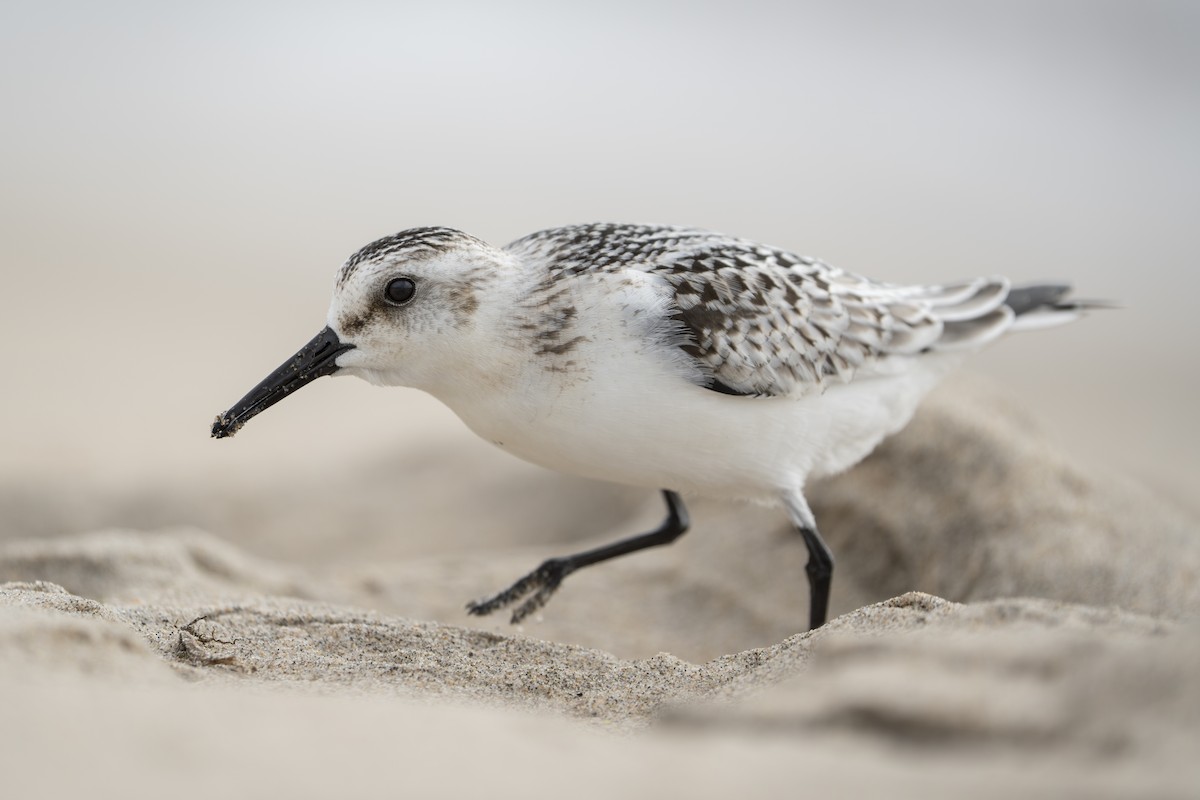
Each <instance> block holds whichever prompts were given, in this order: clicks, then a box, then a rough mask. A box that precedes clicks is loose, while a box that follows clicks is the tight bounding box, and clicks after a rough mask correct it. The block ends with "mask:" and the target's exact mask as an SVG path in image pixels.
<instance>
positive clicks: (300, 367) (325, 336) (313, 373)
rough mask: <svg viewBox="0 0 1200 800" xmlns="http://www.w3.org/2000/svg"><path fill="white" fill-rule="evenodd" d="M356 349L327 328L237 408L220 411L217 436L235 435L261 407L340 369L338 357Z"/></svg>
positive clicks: (215, 422)
mask: <svg viewBox="0 0 1200 800" xmlns="http://www.w3.org/2000/svg"><path fill="white" fill-rule="evenodd" d="M353 349H354V345H352V344H343V343H342V342H341V341H340V340H339V339H338V337H337V334H336V333H334V332H333V331H332V330H330V329H329V328H325V329H324V330H322V331H321V332H320V333H318V334H317V335H316V336H314V337H313V338H312V341H311V342H309V343H308V344H306V345H304V347H301V348H300V352H298V353H296V355H294V356H292V357H291V358H289V359H288V360H287V361H285V362H284V363H283V364H280V365H279V369H277V370H275V371H274V372H272V373H271V374H270V375H268V376H267V377H266V378H265V379H264V380H263V382H262V383H260V384H259V385H258V386H255V387H254V388H253V389H251V390H250V392H249V393H248V394H247V395H246V396H245V397H243V398H242V399H241V400H239V401H238V402H237V403H236V404H235V405H234V406H233V408H231V409H229V410H228V411H226V412H225V413H224V414H220V415H219V416H218V417H217V419H216V421H214V422H213V426H212V435H213V438H214V439H224V438H225V437H226V436H233V435H234V434H235V433H237V432H238V431H239V430H240V429H241V427H242V426H243V425H245V424H246V422H247V421H249V419H250V418H251V417H253V416H254V415H256V414H258V413H259V412H260V411H266V410H267V409H268V408H270V407H271V406H273V405H275V404H276V403H278V402H279V401H280V400H282V399H283V398H285V397H287V396H288V395H289V394H291V393H292V392H294V391H296V390H297V389H299V388H300V387H301V386H303V385H305V384H306V383H311V382H312V381H314V380H316V379H317V378H320V377H321V376H322V375H332V374H333V373H335V372H337V371H338V365H337V363H336V362H337V357H338V356H339V355H340V354H342V353H344V352H346V351H347V350H353Z"/></svg>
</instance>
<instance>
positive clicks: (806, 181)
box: [0, 0, 1200, 533]
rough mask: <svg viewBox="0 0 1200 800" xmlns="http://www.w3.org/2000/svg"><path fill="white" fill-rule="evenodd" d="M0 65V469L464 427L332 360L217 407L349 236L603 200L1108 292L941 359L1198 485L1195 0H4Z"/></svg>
mask: <svg viewBox="0 0 1200 800" xmlns="http://www.w3.org/2000/svg"><path fill="white" fill-rule="evenodd" d="M0 67H2V68H0V100H2V104H3V115H4V124H3V125H2V126H0V144H2V147H3V153H4V156H3V160H2V162H0V163H2V164H3V181H2V189H0V226H2V231H3V233H2V235H0V270H3V272H2V275H3V288H4V293H5V299H6V302H5V304H4V311H3V313H2V314H0V333H2V334H3V340H4V342H5V357H4V370H3V374H4V377H3V391H0V417H2V418H3V420H4V423H5V424H4V425H3V426H2V427H0V483H2V484H3V486H4V487H5V489H6V491H7V492H9V495H8V496H9V498H10V502H16V501H15V500H12V498H14V497H18V496H19V495H20V493H21V492H24V491H30V490H32V489H31V487H43V488H44V487H47V486H50V487H56V488H55V492H56V493H57V494H58V495H59V496H61V497H67V496H69V495H71V494H72V493H75V492H93V493H94V492H99V493H105V492H107V493H110V494H112V495H113V496H117V495H120V494H122V493H129V492H143V493H144V492H147V491H155V490H157V489H159V488H163V487H176V489H178V487H187V486H203V487H210V490H211V491H214V492H216V491H219V490H220V487H240V489H242V490H245V489H246V487H250V488H251V489H253V487H255V486H257V485H260V484H265V483H267V482H274V483H275V484H279V483H281V482H287V481H288V480H290V479H291V478H292V476H301V477H303V478H304V479H305V480H310V479H311V478H312V477H313V476H324V477H325V478H326V479H327V482H328V486H329V488H330V491H329V493H328V495H327V497H326V498H325V499H324V500H323V501H322V502H328V503H334V504H336V503H337V502H338V500H337V498H338V496H339V494H338V482H339V478H340V477H344V476H347V475H349V474H350V465H352V464H362V463H369V462H370V460H371V459H390V458H395V457H400V456H399V455H398V454H402V453H404V452H418V451H420V452H428V453H447V452H449V453H453V452H474V451H475V449H478V450H479V451H482V450H485V449H487V448H488V445H486V444H484V443H482V442H475V441H474V440H473V438H472V436H471V435H470V434H469V433H468V432H466V431H465V429H463V428H462V427H461V426H460V425H459V424H458V422H457V421H456V420H455V419H454V418H453V416H452V415H451V414H450V413H449V412H448V411H446V410H445V409H444V408H442V407H441V406H440V405H439V404H438V403H436V401H433V400H432V399H430V398H428V397H425V396H423V395H421V394H419V393H417V392H415V391H411V390H402V389H391V390H381V389H377V388H374V387H370V386H368V385H367V384H365V383H362V382H358V381H354V380H349V379H346V380H322V381H318V382H317V383H316V384H314V385H313V386H311V387H310V388H308V389H306V390H305V392H304V393H303V394H302V395H300V396H298V397H297V398H296V399H294V400H291V401H289V402H287V403H283V404H281V405H280V406H278V407H276V408H274V409H272V410H271V412H270V413H269V414H266V415H264V416H263V417H261V418H260V419H257V420H255V423H254V425H252V426H250V427H249V428H248V429H247V430H246V431H244V432H242V434H241V435H240V436H238V437H237V438H236V439H235V440H233V441H223V442H216V441H212V440H210V439H209V438H208V427H209V424H210V422H211V420H212V418H213V417H214V415H215V414H216V413H218V412H219V411H222V410H223V409H225V408H227V407H228V406H229V405H230V404H232V403H233V402H234V401H235V400H236V399H238V398H239V397H240V396H241V395H242V394H243V393H244V392H245V391H247V390H248V389H249V388H250V387H251V386H253V385H254V384H255V383H257V382H258V381H259V380H260V379H261V378H262V377H263V376H265V375H266V373H267V372H268V371H269V370H271V369H273V368H274V367H275V366H276V365H277V364H279V363H280V362H281V361H283V360H284V359H285V358H286V357H288V356H290V355H291V354H292V353H293V352H294V351H295V350H296V349H297V348H298V347H299V346H300V345H301V344H303V343H304V342H306V341H307V340H308V339H309V338H310V337H311V336H312V335H313V334H314V333H315V332H316V331H317V330H318V329H320V328H321V327H322V325H323V324H324V316H325V311H326V307H327V303H328V300H329V295H330V291H331V288H332V281H333V275H334V272H335V271H336V269H337V267H338V266H339V265H340V264H341V262H342V261H343V260H344V259H345V258H346V256H348V255H349V254H350V253H351V252H353V251H354V250H355V249H357V248H358V247H359V246H361V245H362V244H364V243H366V242H368V241H370V240H372V239H375V238H377V237H379V236H382V235H385V234H389V233H392V232H395V231H397V230H400V229H403V228H407V227H411V226H415V225H427V224H439V225H449V226H453V227H458V228H461V229H463V230H466V231H468V232H471V233H473V234H475V235H477V236H480V237H482V238H484V239H487V240H489V241H492V242H493V243H497V244H502V243H505V242H507V241H510V240H512V239H515V238H517V237H519V236H521V235H523V234H525V233H528V232H531V231H534V230H537V229H540V228H545V227H550V226H554V225H561V224H569V223H576V222H586V221H599V220H612V221H633V222H670V223H681V224H688V225H695V226H701V227H706V228H711V229H716V230H720V231H723V232H726V233H731V234H736V235H740V236H745V237H749V238H753V239H757V240H761V241H764V242H768V243H771V244H774V245H778V246H781V247H785V248H788V249H791V250H794V251H796V252H799V253H803V254H808V255H813V256H818V257H820V258H823V259H825V260H827V261H829V262H831V263H834V264H836V265H839V266H842V267H844V268H846V269H849V270H853V271H857V272H862V273H865V274H868V275H871V276H873V277H877V278H880V279H885V280H891V281H897V282H908V281H938V280H948V279H955V278H961V277H965V276H973V275H977V274H990V273H1001V274H1006V275H1009V276H1011V277H1012V278H1013V279H1014V280H1016V281H1029V280H1037V279H1043V278H1054V279H1067V280H1070V281H1072V282H1073V283H1074V284H1075V285H1076V286H1077V287H1078V291H1079V293H1080V294H1081V295H1083V296H1086V297H1095V298H1106V299H1112V300H1115V301H1117V302H1119V303H1120V304H1122V305H1123V306H1124V308H1123V310H1120V311H1114V312H1106V313H1098V314H1094V315H1092V316H1091V317H1090V318H1088V319H1087V320H1085V321H1083V322H1080V323H1078V324H1075V325H1072V326H1069V327H1067V328H1062V329H1057V330H1053V331H1047V332H1041V333H1036V334H1030V335H1028V336H1014V337H1012V338H1010V339H1007V340H1005V341H1003V342H1001V343H1000V344H998V345H996V346H995V347H993V348H992V349H991V350H989V351H988V352H986V353H984V354H982V355H980V356H979V357H978V358H976V359H975V360H974V361H973V362H972V364H971V367H970V369H972V370H974V371H977V372H979V373H982V374H985V375H989V376H991V377H992V378H993V379H994V380H995V382H996V384H997V386H1001V387H1003V388H1004V390H1005V391H1008V392H1011V393H1013V395H1015V396H1017V397H1019V398H1021V400H1020V402H1021V403H1022V404H1023V405H1025V406H1026V407H1027V409H1028V411H1029V413H1030V415H1031V416H1032V417H1033V418H1034V419H1036V420H1038V422H1039V424H1040V425H1041V426H1042V427H1043V428H1044V429H1045V431H1046V435H1047V436H1049V437H1051V438H1053V439H1054V440H1056V441H1057V442H1058V443H1060V444H1061V446H1062V447H1063V448H1064V449H1066V450H1067V451H1069V452H1071V453H1073V454H1075V455H1077V456H1078V457H1079V458H1080V459H1082V460H1087V461H1090V462H1092V463H1095V464H1098V465H1100V466H1101V467H1104V468H1111V469H1113V470H1118V471H1122V472H1127V473H1132V474H1134V475H1136V476H1138V477H1139V478H1140V479H1141V480H1143V481H1145V482H1146V483H1149V484H1151V485H1152V486H1154V487H1156V488H1157V489H1158V490H1160V491H1161V492H1162V493H1163V494H1164V495H1165V496H1168V497H1170V498H1173V501H1174V502H1178V503H1180V504H1182V505H1185V506H1189V507H1190V508H1191V509H1193V510H1196V509H1200V497H1198V496H1197V494H1196V492H1195V490H1196V488H1197V487H1198V486H1200V456H1198V453H1200V425H1197V423H1196V409H1197V408H1200V360H1198V359H1197V344H1196V342H1197V334H1198V333H1200V322H1198V321H1197V315H1196V311H1195V308H1196V304H1197V298H1198V296H1200V277H1198V275H1200V271H1198V270H1197V265H1196V257H1197V250H1198V247H1197V245H1198V244H1200V235H1198V233H1197V231H1198V230H1200V226H1198V224H1197V221H1198V219H1200V213H1198V212H1200V148H1198V146H1197V143H1198V142H1200V81H1198V80H1197V77H1198V76H1200V5H1198V4H1195V3H1187V2H1178V3H1168V2H1139V3H1129V2H1103V1H1096V0H1080V1H1079V2H1044V1H1043V0H1039V1H1038V2H1005V3H976V2H969V3H963V2H949V1H947V2H909V3H903V4H900V3H892V2H883V1H880V2H838V3H754V2H739V3H737V4H732V3H730V4H709V3H700V2H688V3H658V4H647V3H641V2H639V3H633V2H617V1H616V0H608V2H605V3H603V4H600V3H572V4H564V3H542V4H536V3H504V4H501V3H462V4H455V3H438V4H433V3H338V4H336V5H334V4H314V3H278V4H272V3H219V2H218V3H206V4H203V5H200V6H197V5H182V4H162V3H122V2H112V3H104V4H95V3H84V2H37V3H24V2H6V3H4V4H3V6H0ZM488 458H491V456H488ZM495 459H496V463H501V462H507V457H506V456H503V455H502V454H499V453H496V454H495ZM452 465H453V459H451V461H450V466H446V465H444V464H443V465H442V466H441V467H439V468H440V469H445V470H446V480H447V482H451V483H452V482H453V481H454V480H455V477H456V476H455V473H454V468H453V466H452ZM513 468H514V469H515V468H516V467H513ZM529 469H530V470H533V468H529ZM487 480H488V476H487V474H486V473H485V474H481V475H471V476H470V477H469V480H468V478H463V483H462V484H461V488H460V489H459V490H458V492H459V494H458V496H459V497H460V499H461V500H462V501H463V502H468V501H470V500H471V499H472V498H474V497H477V496H478V492H479V491H481V490H482V489H481V487H482V484H483V483H486V482H487ZM547 480H548V481H549V480H551V479H550V478H547ZM212 487H217V489H212ZM346 496H347V497H349V496H350V495H349V494H347V495H346ZM450 496H454V495H450ZM409 499H411V498H406V496H405V493H404V487H403V486H402V485H397V486H396V487H395V492H394V494H393V496H392V497H390V498H388V499H387V501H388V502H394V503H395V504H396V505H397V508H398V509H399V508H402V507H403V504H404V503H406V502H407V501H408V500H409ZM298 502H300V503H301V504H303V503H305V502H312V499H311V498H300V499H299V501H298ZM345 502H347V503H350V502H351V501H350V500H346V501H345ZM656 513H657V512H656ZM117 516H118V517H119V514H118V515H117ZM160 516H164V517H167V519H165V521H167V522H170V521H175V520H171V519H169V517H170V514H169V513H164V514H163V515H160ZM185 516H186V515H185ZM112 521H115V522H129V523H131V524H132V523H134V522H138V521H139V520H138V519H134V518H132V515H131V519H129V520H122V519H119V518H117V519H115V520H112ZM158 521H164V520H158ZM179 521H186V520H179ZM0 524H3V521H0ZM64 524H65V523H64ZM446 524H452V522H447V523H446ZM216 532H217V533H221V532H222V531H216Z"/></svg>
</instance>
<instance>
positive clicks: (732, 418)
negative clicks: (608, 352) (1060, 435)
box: [443, 356, 945, 502]
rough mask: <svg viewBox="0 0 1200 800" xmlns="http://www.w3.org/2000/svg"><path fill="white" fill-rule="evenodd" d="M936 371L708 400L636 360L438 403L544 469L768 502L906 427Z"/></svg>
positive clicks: (922, 364)
mask: <svg viewBox="0 0 1200 800" xmlns="http://www.w3.org/2000/svg"><path fill="white" fill-rule="evenodd" d="M944 371H945V369H944V368H943V365H942V359H938V358H933V359H930V358H929V356H925V357H924V358H922V359H921V360H920V361H919V362H914V363H907V364H904V365H903V368H902V369H898V370H896V372H895V374H889V375H880V376H875V377H871V378H867V379H864V380H858V381H854V382H851V383H848V384H832V385H830V386H829V388H828V389H827V390H826V391H825V392H824V393H822V394H811V395H808V396H804V397H800V398H769V397H763V398H756V397H736V396H730V395H725V394H720V393H718V392H713V391H710V390H708V389H704V388H701V387H699V386H695V385H693V384H691V383H688V382H687V381H686V380H684V379H683V378H681V377H680V376H678V375H676V374H671V373H670V372H669V371H664V370H663V369H662V368H661V365H660V364H656V363H655V362H654V361H653V360H651V359H635V360H634V363H630V362H628V361H626V362H625V363H624V364H623V372H622V374H621V380H620V381H604V380H599V379H591V380H579V381H575V382H568V383H565V384H563V385H561V386H559V387H558V390H557V391H555V392H547V391H546V390H545V387H544V386H543V387H539V388H538V389H537V390H530V391H526V392H522V391H519V390H513V391H508V392H504V393H499V394H497V395H495V396H492V397H489V398H486V399H482V398H478V396H474V397H473V400H472V401H471V402H463V401H456V400H455V399H454V398H443V399H444V400H445V401H446V402H447V404H448V405H450V407H451V408H452V409H453V410H454V411H455V412H456V413H457V414H458V415H459V416H460V417H461V418H462V419H463V421H464V422H466V424H467V425H468V426H469V427H470V428H471V429H472V430H473V431H475V432H476V433H477V434H478V435H480V436H481V437H483V438H484V439H487V440H488V441H491V442H492V443H494V444H496V445H497V446H499V447H501V448H502V449H504V450H506V451H508V452H510V453H512V454H513V455H516V456H518V457H520V458H522V459H525V460H527V461H530V462H533V463H535V464H539V465H541V466H544V467H548V468H550V469H555V470H560V471H563V472H569V473H573V474H577V475H582V476H585V477H590V478H597V479H600V480H608V481H614V482H617V483H624V484H630V485H636V486H647V487H654V488H661V489H677V490H682V491H691V492H703V493H706V494H713V495H717V496H723V497H737V498H744V499H750V500H759V501H767V502H773V501H774V500H775V499H776V498H777V497H778V495H779V493H780V492H781V491H786V490H794V489H799V488H801V487H802V486H803V484H804V482H805V480H806V479H807V478H808V477H809V476H810V475H824V474H831V473H836V472H839V471H841V470H843V469H846V468H848V467H850V466H852V465H853V464H855V463H857V462H858V461H859V460H860V459H862V458H863V457H864V456H866V455H867V454H868V453H869V452H870V451H871V450H872V449H874V447H875V446H876V445H877V444H878V443H879V442H880V441H881V440H882V439H883V438H884V437H885V436H887V435H888V434H890V433H893V432H895V431H896V430H898V429H899V428H901V427H902V426H903V425H904V424H905V423H906V422H908V420H909V419H910V418H911V416H912V414H913V411H914V410H915V409H916V406H917V403H918V402H919V400H920V398H921V397H922V396H923V395H924V394H925V393H926V392H927V391H928V390H929V388H931V387H932V386H933V384H934V383H935V382H936V380H937V378H938V377H940V375H941V374H942V373H943V372H944Z"/></svg>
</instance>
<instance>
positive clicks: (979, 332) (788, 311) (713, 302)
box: [509, 224, 1013, 396]
mask: <svg viewBox="0 0 1200 800" xmlns="http://www.w3.org/2000/svg"><path fill="white" fill-rule="evenodd" d="M509 249H510V250H512V251H515V252H518V253H521V254H522V255H524V256H525V257H536V258H539V259H541V260H543V261H545V262H546V263H547V265H548V269H549V272H550V273H551V276H552V277H551V280H555V279H560V278H566V277H570V276H571V275H578V274H584V273H587V274H594V273H597V272H610V273H620V272H622V271H625V270H638V271H642V272H648V273H650V274H652V275H655V276H656V277H659V278H661V279H662V280H663V281H665V282H666V283H667V284H668V286H669V287H670V290H671V291H672V292H673V299H674V308H673V317H674V321H675V322H677V323H678V325H679V328H680V330H679V333H680V334H681V335H679V336H676V337H674V340H673V342H674V344H675V345H677V346H679V347H681V348H682V349H683V350H684V351H685V352H686V353H687V354H688V355H689V356H690V357H691V358H693V359H694V360H695V362H696V364H697V365H698V367H699V373H700V374H701V375H702V376H703V377H704V379H705V380H706V384H705V385H706V386H707V388H710V389H713V390H714V391H719V392H724V393H727V394H738V395H760V396H788V395H802V394H805V393H807V392H809V391H813V390H819V389H820V388H822V387H823V386H825V385H826V384H827V383H828V382H829V381H830V380H831V379H832V380H838V381H843V382H844V381H849V380H851V379H852V378H854V377H855V376H856V375H857V376H860V377H862V376H864V375H865V374H870V372H871V367H872V366H874V365H875V364H877V363H878V362H880V361H881V360H883V359H886V358H888V357H889V356H895V355H913V354H918V353H921V352H924V351H927V350H932V349H939V350H940V349H950V348H955V347H962V348H971V347H974V346H977V345H981V344H983V343H984V342H986V341H989V340H991V339H992V338H995V337H996V336H998V335H999V334H1000V333H1002V332H1003V330H1004V329H1005V328H1007V327H1008V325H1009V324H1010V323H1011V321H1012V318H1013V313H1012V310H1011V309H1009V308H1008V307H1007V306H1005V305H1003V303H1004V298H1005V296H1006V295H1007V293H1008V283H1007V281H1006V280H1004V279H1002V278H979V279H976V280H972V281H968V282H964V283H959V284H954V285H947V286H928V287H926V286H896V285H892V284H885V283H878V282H875V281H871V280H869V279H867V278H863V277H860V276H858V275H854V274H852V273H848V272H844V271H842V270H839V269H837V268H835V267H831V266H829V265H828V264H824V263H822V262H820V261H817V260H815V259H811V258H804V257H801V256H796V255H793V254H791V253H788V252H786V251H783V250H779V249H777V248H773V247H768V246H765V245H761V244H757V243H755V242H751V241H748V240H744V239H735V238H731V237H727V236H722V235H720V234H715V233H710V232H707V231H701V230H694V229H690V228H678V227H668V226H648V225H614V224H593V225H579V226H573V227H567V228H555V229H551V230H547V231H541V232H539V233H535V234H532V235H530V236H528V237H525V238H524V239H521V240H519V241H517V242H514V243H513V244H512V245H509Z"/></svg>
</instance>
